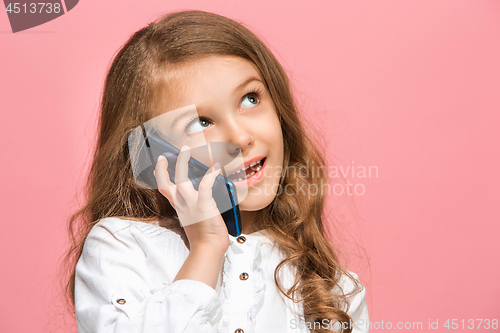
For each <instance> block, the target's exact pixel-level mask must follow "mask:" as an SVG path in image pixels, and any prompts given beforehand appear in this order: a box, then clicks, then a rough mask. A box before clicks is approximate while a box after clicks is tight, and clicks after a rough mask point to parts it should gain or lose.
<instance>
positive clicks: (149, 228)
mask: <svg viewBox="0 0 500 333" xmlns="http://www.w3.org/2000/svg"><path fill="white" fill-rule="evenodd" d="M181 229H182V228H180V226H178V223H177V226H176V224H175V223H174V222H173V221H169V222H168V223H166V222H162V223H161V224H160V223H159V222H144V221H138V220H134V219H131V218H125V217H106V218H103V219H101V220H99V221H98V222H97V223H96V224H95V225H94V226H93V227H92V229H91V230H90V232H89V234H88V235H87V241H88V242H95V241H98V242H99V243H102V242H105V243H106V242H119V243H121V244H124V245H127V244H129V243H131V242H134V243H139V244H140V245H143V244H144V243H155V244H157V245H159V246H162V244H166V243H168V244H170V245H171V246H172V245H174V246H181V247H187V245H186V241H187V240H186V239H185V234H184V233H183V232H182V230H181Z"/></svg>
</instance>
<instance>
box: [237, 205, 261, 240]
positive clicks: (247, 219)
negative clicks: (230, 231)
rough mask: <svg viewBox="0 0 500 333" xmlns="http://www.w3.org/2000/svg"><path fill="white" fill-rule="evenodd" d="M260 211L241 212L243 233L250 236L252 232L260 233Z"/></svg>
mask: <svg viewBox="0 0 500 333" xmlns="http://www.w3.org/2000/svg"><path fill="white" fill-rule="evenodd" d="M260 213H261V212H260V211H245V210H240V218H241V227H242V229H241V233H243V234H245V235H248V234H251V233H252V232H255V231H259V229H258V227H257V226H258V225H259V223H258V221H259V218H260Z"/></svg>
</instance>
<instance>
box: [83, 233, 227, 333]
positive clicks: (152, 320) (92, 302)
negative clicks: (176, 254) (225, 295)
mask: <svg viewBox="0 0 500 333" xmlns="http://www.w3.org/2000/svg"><path fill="white" fill-rule="evenodd" d="M131 229H134V230H137V229H135V228H132V227H130V226H129V227H127V228H123V229H122V230H119V231H117V232H110V231H109V230H108V229H106V228H103V227H100V226H99V225H97V226H95V227H94V228H93V229H92V231H91V232H90V233H89V235H88V236H87V239H86V241H85V245H84V247H83V253H82V255H81V257H80V259H79V261H78V263H77V266H76V274H75V312H76V319H77V325H78V332H79V333H84V332H85V333H87V332H88V333H96V332H99V333H104V332H116V333H129V332H130V333H132V332H134V333H155V332H162V333H181V332H200V333H202V332H206V333H208V332H216V331H217V326H218V321H219V320H220V317H221V304H220V300H219V296H218V294H217V292H216V291H215V290H214V289H213V288H211V287H210V286H208V285H207V284H205V283H202V282H199V281H194V280H178V281H175V282H173V283H170V282H167V281H165V282H164V283H163V284H161V285H159V286H152V285H151V283H150V281H151V272H150V270H149V269H148V266H147V265H146V263H147V260H148V258H147V256H146V254H145V252H144V251H143V250H142V249H141V247H140V245H139V244H138V243H137V241H136V239H135V238H134V235H133V231H131Z"/></svg>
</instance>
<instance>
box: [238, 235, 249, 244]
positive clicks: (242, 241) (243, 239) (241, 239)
mask: <svg viewBox="0 0 500 333" xmlns="http://www.w3.org/2000/svg"><path fill="white" fill-rule="evenodd" d="M246 240H247V239H246V238H245V236H240V237H238V238H236V241H237V242H238V243H240V244H243V243H245V241H246Z"/></svg>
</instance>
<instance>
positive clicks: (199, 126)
mask: <svg viewBox="0 0 500 333" xmlns="http://www.w3.org/2000/svg"><path fill="white" fill-rule="evenodd" d="M208 126H210V122H209V121H208V120H207V119H205V118H195V119H193V120H192V121H191V122H189V124H188V125H187V126H186V132H188V133H198V132H201V131H203V130H204V129H206V128H208Z"/></svg>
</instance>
